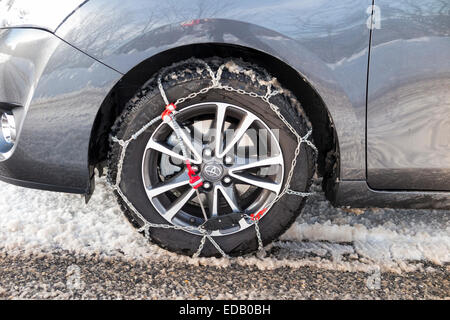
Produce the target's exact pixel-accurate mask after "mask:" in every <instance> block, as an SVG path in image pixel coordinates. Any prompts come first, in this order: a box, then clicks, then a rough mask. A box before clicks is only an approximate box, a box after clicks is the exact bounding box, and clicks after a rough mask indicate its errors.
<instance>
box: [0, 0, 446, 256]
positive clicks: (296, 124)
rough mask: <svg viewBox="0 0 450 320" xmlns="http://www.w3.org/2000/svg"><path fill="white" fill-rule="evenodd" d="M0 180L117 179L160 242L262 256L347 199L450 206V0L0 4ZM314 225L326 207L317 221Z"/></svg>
mask: <svg viewBox="0 0 450 320" xmlns="http://www.w3.org/2000/svg"><path fill="white" fill-rule="evenodd" d="M0 12H1V14H0V114H1V133H0V180H2V181H5V182H8V183H12V184H16V185H19V186H23V187H29V188H36V189H42V190H51V191H58V192H68V193H76V194H82V195H85V198H86V201H89V198H90V196H91V195H92V194H93V192H94V187H95V179H96V176H97V175H99V176H101V175H103V174H104V173H107V181H109V183H110V185H111V192H113V193H114V194H115V195H116V197H117V200H118V203H119V204H120V206H121V208H122V210H123V212H124V214H125V216H126V217H127V218H128V220H129V221H130V222H131V224H132V225H133V226H134V227H136V228H137V230H138V231H139V232H141V233H142V234H143V235H144V236H145V237H147V238H148V239H149V241H151V242H153V243H156V244H158V245H159V246H161V247H163V248H165V249H167V250H170V251H173V252H177V253H180V254H185V255H190V256H204V257H211V256H220V255H229V256H239V255H244V254H248V253H252V252H255V251H256V250H261V251H262V250H263V247H264V246H265V245H267V244H269V243H271V242H272V241H273V240H274V239H277V238H278V237H279V236H280V235H281V234H282V233H283V232H284V231H285V230H287V229H288V228H289V226H290V225H291V224H292V223H293V222H294V221H295V219H296V217H297V216H298V215H299V214H300V212H301V210H302V208H303V206H304V203H305V201H306V199H307V197H308V196H309V195H310V194H311V185H312V184H313V182H314V181H319V182H320V181H321V185H322V189H323V191H324V192H325V195H326V197H327V199H329V200H330V201H331V203H332V204H333V205H335V206H348V207H356V208H359V207H392V208H416V209H417V208H434V209H449V208H450V90H449V89H450V18H449V12H450V4H449V2H448V1H445V0H426V1H424V0H421V1H419V0H408V1H406V0H405V1H391V0H390V1H388V0H374V1H372V0H357V1H355V0H342V1H331V0H320V1H292V0H278V1H271V0H259V1H255V0H243V1H239V2H235V1H226V0H224V1H220V2H216V1H208V0H189V1H185V0H180V1H153V0H151V1H148V0H130V1H121V0H107V1H106V0H88V1H83V0H70V1H57V0H46V1H39V2H38V1H33V2H31V1H19V0H6V1H5V0H0ZM317 214H318V215H320V212H317Z"/></svg>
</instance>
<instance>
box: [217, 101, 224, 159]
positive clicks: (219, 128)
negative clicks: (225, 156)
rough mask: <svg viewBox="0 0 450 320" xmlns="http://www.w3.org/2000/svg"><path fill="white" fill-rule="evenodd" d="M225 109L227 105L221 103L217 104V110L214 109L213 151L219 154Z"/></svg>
mask: <svg viewBox="0 0 450 320" xmlns="http://www.w3.org/2000/svg"><path fill="white" fill-rule="evenodd" d="M226 109H227V105H226V104H223V103H218V104H217V110H216V128H215V129H216V133H215V138H214V139H215V148H214V151H215V153H216V155H217V154H220V152H221V150H222V143H223V135H222V131H223V124H224V122H225V112H226Z"/></svg>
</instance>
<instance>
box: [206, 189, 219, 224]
mask: <svg viewBox="0 0 450 320" xmlns="http://www.w3.org/2000/svg"><path fill="white" fill-rule="evenodd" d="M206 198H207V200H208V209H209V214H210V216H211V218H213V217H217V215H218V212H217V211H218V208H217V207H218V202H219V201H218V200H219V199H218V193H217V187H216V188H214V189H213V190H212V191H210V192H208V193H206Z"/></svg>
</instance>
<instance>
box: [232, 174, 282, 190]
mask: <svg viewBox="0 0 450 320" xmlns="http://www.w3.org/2000/svg"><path fill="white" fill-rule="evenodd" d="M229 174H230V176H232V177H233V178H236V179H238V180H240V181H242V182H245V183H247V184H250V185H253V186H256V187H259V188H263V189H267V190H270V191H272V192H279V191H280V189H281V183H276V182H273V181H271V180H269V179H265V178H262V177H257V176H253V175H251V174H246V173H242V174H236V173H232V172H229Z"/></svg>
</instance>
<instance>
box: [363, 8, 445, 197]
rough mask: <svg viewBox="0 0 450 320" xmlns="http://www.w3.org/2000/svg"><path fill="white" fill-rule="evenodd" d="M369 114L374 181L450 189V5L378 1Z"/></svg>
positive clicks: (369, 154)
mask: <svg viewBox="0 0 450 320" xmlns="http://www.w3.org/2000/svg"><path fill="white" fill-rule="evenodd" d="M376 3H377V5H378V7H379V10H380V13H381V21H380V23H381V25H380V28H379V29H374V30H373V35H372V49H371V55H370V74H369V87H368V89H369V90H368V92H369V96H368V114H367V165H368V179H367V180H368V183H369V185H370V187H372V188H376V189H402V190H450V2H449V1H447V0H424V1H387V0H377V1H376Z"/></svg>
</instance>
